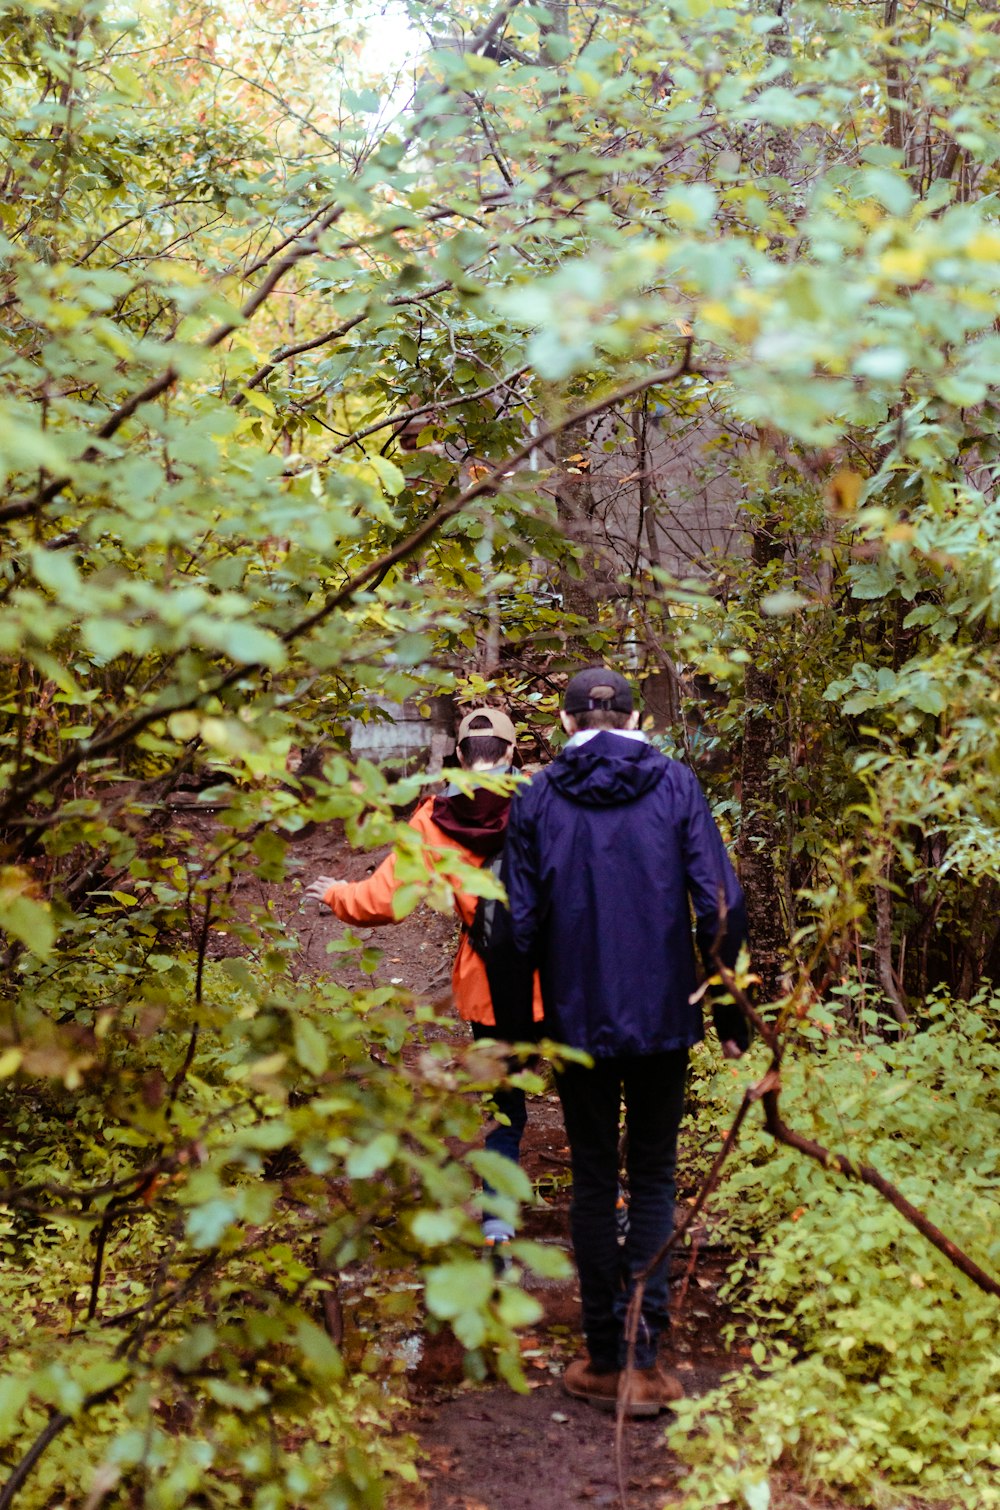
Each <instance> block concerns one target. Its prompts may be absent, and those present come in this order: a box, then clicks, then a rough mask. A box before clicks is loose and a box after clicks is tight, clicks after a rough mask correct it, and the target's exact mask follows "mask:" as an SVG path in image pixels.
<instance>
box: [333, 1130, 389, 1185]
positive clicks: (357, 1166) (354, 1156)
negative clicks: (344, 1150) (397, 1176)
mask: <svg viewBox="0 0 1000 1510" xmlns="http://www.w3.org/2000/svg"><path fill="white" fill-rule="evenodd" d="M398 1152H399V1139H398V1138H397V1137H396V1134H395V1133H391V1132H382V1133H377V1134H376V1135H375V1137H374V1138H372V1139H371V1141H370V1142H369V1143H362V1144H359V1145H358V1146H357V1147H356V1148H352V1149H351V1151H350V1153H349V1154H348V1155H347V1158H346V1160H345V1162H344V1168H345V1170H346V1171H347V1174H348V1175H349V1177H350V1178H351V1179H352V1180H369V1179H371V1177H372V1175H373V1174H378V1173H379V1171H380V1170H382V1169H385V1167H386V1165H388V1164H391V1163H392V1161H393V1159H394V1158H395V1157H396V1155H397V1153H398Z"/></svg>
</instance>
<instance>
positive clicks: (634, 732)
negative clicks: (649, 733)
mask: <svg viewBox="0 0 1000 1510" xmlns="http://www.w3.org/2000/svg"><path fill="white" fill-rule="evenodd" d="M595 734H616V735H617V736H618V738H619V739H637V740H638V741H639V743H640V744H648V743H649V740H648V739H647V738H646V736H645V734H644V733H643V731H642V730H641V729H580V730H578V731H577V733H576V734H573V735H571V736H570V738H569V739H567V741H566V743H565V744H564V745H563V749H564V750H573V749H575V748H576V746H577V745H585V744H586V743H587V740H588V739H593V738H594V735H595Z"/></svg>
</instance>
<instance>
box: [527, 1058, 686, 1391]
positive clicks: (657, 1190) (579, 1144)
mask: <svg viewBox="0 0 1000 1510" xmlns="http://www.w3.org/2000/svg"><path fill="white" fill-rule="evenodd" d="M687 1059H688V1053H687V1049H675V1050H672V1051H670V1052H669V1053H665V1054H649V1055H641V1056H639V1055H636V1056H629V1057H625V1058H619V1059H598V1060H595V1062H594V1066H593V1068H592V1069H584V1068H583V1067H582V1066H581V1065H577V1064H568V1065H566V1066H565V1068H564V1069H563V1070H561V1071H560V1073H559V1074H558V1075H557V1076H556V1086H557V1088H558V1090H559V1097H560V1100H561V1101H562V1107H563V1115H564V1117H565V1119H566V1136H567V1139H568V1141H569V1148H570V1156H571V1162H572V1166H573V1204H572V1207H571V1209H570V1230H571V1232H572V1235H573V1250H574V1253H575V1256H576V1267H577V1271H578V1272H579V1275H580V1299H581V1301H582V1303H583V1331H584V1336H585V1337H586V1340H587V1349H588V1351H589V1353H590V1357H591V1362H592V1364H593V1366H594V1368H595V1369H598V1370H600V1371H604V1370H606V1369H615V1368H620V1367H622V1366H623V1365H624V1363H625V1355H626V1351H627V1348H626V1343H625V1337H624V1322H625V1312H626V1310H627V1309H628V1302H629V1298H630V1295H631V1292H632V1289H633V1288H634V1282H635V1276H636V1275H637V1274H638V1273H640V1272H641V1270H643V1269H644V1268H645V1267H646V1265H647V1263H648V1262H649V1261H650V1259H651V1258H652V1257H653V1255H654V1254H655V1253H656V1252H657V1251H658V1250H659V1249H660V1248H661V1247H662V1246H663V1244H664V1243H665V1242H666V1240H667V1238H668V1237H669V1236H670V1234H671V1232H672V1231H673V1221H674V1177H675V1172H676V1168H677V1132H678V1129H679V1127H680V1122H681V1116H682V1114H683V1111H684V1080H685V1075H686V1071H687ZM623 1093H624V1097H625V1126H626V1130H627V1133H628V1152H627V1155H626V1167H627V1170H628V1184H629V1231H628V1237H627V1238H626V1241H625V1251H624V1266H623V1263H622V1250H621V1249H620V1248H619V1246H618V1238H617V1227H616V1222H615V1200H616V1197H617V1192H618V1117H619V1110H620V1107H621V1100H622V1095H623ZM667 1270H668V1261H667V1260H664V1261H663V1262H662V1263H661V1264H660V1265H658V1267H657V1269H656V1270H655V1271H654V1273H653V1274H652V1275H651V1276H650V1278H649V1280H648V1281H647V1283H646V1290H645V1295H644V1297H643V1303H642V1316H641V1319H640V1323H639V1332H638V1336H637V1338H636V1349H635V1363H636V1367H637V1368H650V1367H652V1365H653V1364H654V1363H655V1362H656V1349H657V1344H658V1342H659V1339H660V1333H661V1332H662V1331H663V1330H664V1328H665V1327H666V1326H668V1325H669V1315H668V1312H667V1294H668V1278H667Z"/></svg>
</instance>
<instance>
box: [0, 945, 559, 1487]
mask: <svg viewBox="0 0 1000 1510" xmlns="http://www.w3.org/2000/svg"><path fill="white" fill-rule="evenodd" d="M156 970H157V982H158V984H157V987H156V990H157V992H158V994H159V1001H158V1003H157V1005H156V1007H155V1009H154V1006H153V1005H152V1004H151V1002H150V1001H149V1000H148V995H149V991H148V990H147V1000H146V1001H145V1002H144V1003H142V1004H141V1005H137V1009H136V1010H135V1011H133V1012H129V1011H127V1010H121V1011H118V1012H114V1013H108V1012H105V1014H104V1019H103V1021H102V1026H101V1031H100V1034H99V1035H96V1036H91V1037H90V1039H89V1046H88V1055H87V1057H88V1060H89V1063H88V1064H87V1066H86V1067H81V1066H80V1064H79V1062H74V1061H73V1060H72V1058H71V1057H69V1056H66V1053H65V1049H64V1048H61V1049H59V1050H58V1051H59V1052H60V1053H63V1054H64V1058H65V1063H64V1065H63V1067H64V1069H65V1071H66V1073H65V1074H64V1075H63V1077H62V1080H60V1079H59V1078H56V1077H55V1076H54V1075H53V1074H52V1071H53V1069H55V1068H56V1065H55V1061H53V1063H52V1064H50V1065H48V1067H47V1068H48V1071H49V1073H48V1076H47V1078H39V1077H38V1075H37V1073H36V1075H35V1076H34V1077H32V1078H28V1076H27V1075H26V1074H25V1072H24V1071H23V1070H22V1071H21V1072H20V1073H19V1074H18V1075H17V1076H16V1078H10V1071H11V1068H12V1060H11V1056H9V1055H8V1056H7V1057H8V1062H7V1065H6V1069H7V1073H8V1079H7V1080H6V1081H5V1082H4V1084H3V1088H2V1090H0V1125H2V1126H3V1130H4V1135H5V1136H4V1142H3V1147H2V1152H0V1181H2V1186H3V1193H4V1196H5V1200H6V1206H5V1210H4V1215H3V1217H2V1220H0V1252H2V1255H3V1259H4V1264H3V1271H2V1275H0V1337H2V1345H3V1352H4V1373H3V1376H2V1377H0V1459H2V1461H3V1462H4V1463H5V1464H6V1465H7V1467H9V1468H10V1469H12V1470H13V1471H14V1472H15V1474H16V1473H17V1471H18V1465H21V1467H22V1469H23V1468H30V1469H32V1484H31V1488H32V1493H33V1495H34V1501H33V1502H34V1503H36V1504H47V1503H49V1501H50V1496H52V1495H58V1494H60V1493H61V1491H62V1486H65V1485H67V1484H77V1485H80V1486H81V1487H82V1490H83V1492H84V1493H85V1494H90V1495H92V1496H93V1497H94V1500H93V1502H94V1503H97V1501H98V1499H99V1498H100V1497H102V1496H103V1495H104V1494H105V1493H109V1492H111V1491H112V1490H114V1489H116V1487H118V1486H120V1488H119V1492H120V1493H121V1494H123V1495H125V1496H127V1498H128V1502H130V1503H135V1502H139V1503H142V1504H144V1505H148V1506H150V1507H157V1510H161V1507H162V1510H168V1507H174V1506H181V1505H186V1504H190V1503H194V1502H196V1503H198V1504H200V1505H206V1506H207V1505H211V1506H224V1505H250V1504H252V1505H254V1506H259V1507H261V1510H264V1507H266V1510H278V1507H281V1506H305V1505H309V1506H314V1505H320V1504H322V1505H325V1506H329V1507H333V1506H337V1505H377V1504H380V1503H381V1502H382V1499H383V1496H384V1492H385V1484H386V1481H387V1480H388V1479H390V1478H398V1477H400V1476H403V1477H406V1476H408V1475H411V1474H412V1473H413V1468H412V1464H411V1461H410V1454H409V1452H408V1447H407V1441H406V1439H405V1438H402V1439H401V1438H399V1437H394V1438H393V1440H392V1443H391V1445H390V1444H389V1443H388V1441H387V1438H386V1431H387V1429H388V1426H389V1424H390V1422H391V1421H392V1420H393V1418H394V1414H395V1413H396V1412H397V1411H398V1408H399V1405H400V1403H401V1402H400V1399H399V1394H398V1389H397V1387H396V1385H395V1384H394V1380H398V1376H399V1375H400V1373H401V1371H402V1369H403V1368H404V1358H403V1354H402V1353H401V1351H400V1348H399V1345H398V1344H399V1342H400V1340H401V1339H402V1338H403V1336H404V1334H406V1333H407V1332H408V1331H412V1330H413V1329H414V1327H416V1326H418V1325H419V1324H421V1321H422V1319H423V1316H424V1311H423V1303H425V1304H426V1308H427V1311H428V1312H429V1313H430V1317H431V1323H430V1324H431V1325H434V1324H435V1322H434V1318H440V1319H441V1320H442V1321H446V1322H447V1323H449V1324H450V1325H451V1326H452V1327H453V1328H454V1330H455V1332H456V1333H457V1335H458V1336H459V1337H460V1339H461V1340H462V1342H463V1343H464V1345H465V1347H466V1348H467V1350H468V1360H469V1368H470V1371H471V1372H473V1373H478V1374H479V1375H482V1374H483V1373H484V1372H485V1369H486V1367H487V1366H488V1364H492V1366H493V1367H495V1368H496V1369H498V1370H499V1372H500V1373H501V1374H502V1375H503V1376H504V1377H505V1378H507V1379H508V1380H509V1381H510V1382H511V1383H512V1384H514V1385H515V1386H517V1385H518V1384H519V1383H520V1377H521V1376H520V1370H519V1352H518V1348H517V1343H516V1338H515V1336H514V1334H513V1332H512V1330H511V1329H512V1327H514V1326H517V1325H520V1324H524V1323H526V1322H530V1321H533V1320H535V1319H536V1318H537V1314H538V1309H537V1303H536V1302H535V1301H534V1300H532V1299H531V1297H529V1296H527V1295H525V1294H524V1293H523V1292H522V1291H521V1290H520V1289H519V1288H518V1287H517V1285H516V1283H500V1284H498V1283H497V1281H496V1280H495V1277H494V1275H493V1273H492V1269H491V1268H490V1266H489V1264H488V1262H487V1261H486V1260H485V1259H484V1258H483V1257H482V1256H481V1253H480V1250H479V1249H478V1243H479V1229H478V1223H477V1221H476V1219H475V1205H474V1201H473V1197H474V1193H475V1190H476V1186H477V1183H478V1181H477V1177H478V1176H481V1175H483V1174H488V1175H489V1178H490V1179H491V1181H492V1183H493V1184H494V1185H495V1186H496V1187H497V1188H498V1190H499V1192H500V1193H499V1195H498V1196H497V1200H498V1201H500V1202H501V1203H502V1204H504V1205H505V1206H507V1207H510V1206H511V1205H512V1204H513V1203H514V1202H516V1199H517V1198H518V1197H521V1196H524V1195H526V1194H528V1193H529V1191H528V1186H527V1182H526V1180H525V1178H524V1176H523V1175H522V1174H521V1173H520V1171H518V1170H516V1169H515V1168H514V1167H513V1166H511V1165H509V1164H507V1162H506V1161H503V1160H499V1161H498V1160H497V1159H496V1157H495V1156H491V1155H489V1154H487V1153H485V1152H483V1151H481V1150H476V1149H475V1148H472V1149H471V1151H469V1152H468V1153H466V1154H465V1155H464V1156H463V1157H461V1158H456V1157H455V1156H454V1155H453V1153H452V1151H451V1149H452V1144H451V1143H450V1142H449V1141H448V1140H459V1142H460V1143H461V1144H463V1145H470V1144H474V1143H475V1142H476V1141H477V1133H478V1129H479V1113H478V1107H477V1105H476V1098H475V1097H471V1096H470V1095H469V1094H467V1091H468V1090H469V1089H475V1088H476V1087H477V1086H478V1085H479V1084H480V1083H481V1080H482V1076H483V1074H484V1073H488V1071H489V1068H490V1066H489V1064H488V1063H486V1062H485V1060H484V1051H483V1049H482V1048H480V1049H478V1050H477V1052H476V1056H475V1060H474V1061H470V1067H469V1070H468V1071H467V1070H465V1069H464V1068H463V1066H462V1064H461V1063H457V1064H456V1063H454V1062H453V1060H452V1050H451V1049H450V1048H449V1047H448V1046H447V1045H445V1044H441V1043H440V1042H439V1043H436V1044H428V1045H426V1046H424V1047H422V1048H421V1047H420V1037H419V1035H420V1032H421V1027H420V1024H421V1023H427V1022H433V1021H434V1020H435V1019H434V1014H433V1012H432V1011H431V1010H430V1009H426V1008H416V1009H412V1008H411V1009H409V1010H408V1011H404V1010H403V1003H402V1002H401V1001H398V1000H396V999H394V995H393V993H392V992H389V991H385V990H377V991H370V992H367V993H365V992H354V993H349V992H348V991H346V990H345V989H343V988H342V987H339V986H337V985H336V984H335V983H333V982H331V981H317V982H313V981H311V982H310V983H309V986H308V989H305V988H303V987H298V986H296V985H295V983H294V982H290V981H289V980H288V978H287V976H285V975H283V974H281V973H280V971H277V970H274V969H272V970H271V971H270V972H269V971H267V970H262V969H251V968H249V967H248V965H247V964H246V962H245V961H243V960H223V961H220V962H208V963H207V964H205V965H204V969H203V980H202V982H201V984H200V987H198V991H199V995H200V997H201V1014H200V1031H199V1033H198V1034H197V1035H196V1037H195V1040H194V1041H193V1042H194V1049H193V1052H192V1050H191V1045H192V1039H191V1037H190V1027H189V1025H190V1021H191V1015H190V1014H191V1002H192V999H193V997H194V995H195V991H196V985H195V979H194V974H195V972H194V967H193V966H192V964H191V963H190V962H189V961H188V960H186V959H184V958H183V957H182V958H180V959H179V960H176V961H175V960H171V959H170V958H169V957H167V956H164V957H163V958H162V959H161V960H160V963H159V965H158V966H157V967H156ZM97 973H98V974H99V971H98V972H97ZM414 1011H415V1015H416V1019H417V1027H416V1035H417V1039H416V1042H415V1043H413V1042H412V1041H411V1045H410V1047H409V1048H408V1049H407V1052H406V1054H405V1055H404V1053H403V1045H404V1039H407V1037H408V1036H409V1037H410V1038H411V1040H412V1035H413V1025H412V1022H411V1017H412V1015H413V1013H414ZM98 1015H99V1014H98ZM81 1016H82V1014H81ZM78 1031H79V1027H78ZM36 1053H37V1050H36ZM53 1054H54V1055H55V1054H56V1049H53ZM176 1065H185V1066H186V1073H185V1074H184V1076H183V1079H181V1078H177V1079H176V1080H174V1079H169V1078H167V1076H166V1075H165V1073H164V1068H165V1066H176ZM41 1068H42V1066H41V1065H40V1064H38V1065H36V1072H37V1071H38V1070H40V1069H41ZM67 1081H68V1082H69V1083H68V1084H67ZM516 1247H517V1250H518V1256H519V1257H520V1258H521V1259H522V1261H524V1260H528V1261H531V1260H535V1261H539V1260H540V1261H542V1262H543V1263H544V1262H546V1256H545V1255H541V1254H540V1253H539V1251H537V1250H536V1249H535V1248H534V1246H533V1245H531V1244H527V1243H525V1244H518V1245H516ZM422 1297H423V1303H422ZM33 1444H42V1445H44V1446H45V1448H46V1450H45V1451H44V1452H37V1445H36V1447H35V1448H34V1449H33ZM33 1451H35V1452H37V1457H34V1456H33ZM11 1482H15V1480H12V1481H11ZM60 1502H61V1501H60Z"/></svg>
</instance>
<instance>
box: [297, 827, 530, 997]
mask: <svg viewBox="0 0 1000 1510" xmlns="http://www.w3.org/2000/svg"><path fill="white" fill-rule="evenodd" d="M433 810H434V798H429V799H428V801H426V802H422V803H421V805H420V806H419V807H418V808H417V810H416V812H415V813H414V814H413V817H412V818H411V819H410V827H411V828H413V829H416V831H417V833H418V834H419V835H420V837H421V839H422V840H423V841H424V844H425V845H426V847H427V848H428V849H436V850H442V849H444V850H449V849H450V850H454V851H455V853H456V854H458V855H460V856H461V858H462V860H463V861H464V862H465V864H466V865H482V864H483V863H484V856H483V855H477V854H474V853H473V852H472V850H470V849H466V847H465V846H464V845H463V844H459V843H458V842H457V840H456V839H454V838H451V837H449V835H448V834H446V833H445V832H444V831H443V829H440V828H439V827H438V825H437V824H436V823H435V821H434V818H433ZM400 884H401V883H400V882H399V881H398V880H397V879H396V856H395V853H393V854H391V855H387V856H386V858H385V859H384V860H383V861H382V863H381V865H380V866H379V867H378V869H377V870H376V871H375V872H374V873H373V874H372V875H370V876H369V877H368V879H367V880H366V881H350V882H344V883H339V884H337V885H334V886H331V887H330V889H329V891H327V893H326V895H325V896H324V898H323V900H324V902H325V903H326V904H327V906H328V907H329V908H330V911H331V912H332V913H333V914H334V915H335V916H336V917H338V918H340V920H341V922H342V923H354V924H355V925H356V926H357V927H364V928H370V927H373V926H378V925H380V924H382V923H395V922H397V921H398V919H397V918H396V917H395V916H394V915H393V911H392V899H393V895H394V894H395V892H396V890H397V889H398V887H399V886H400ZM477 901H478V898H477V897H473V896H470V895H469V893H468V892H465V891H456V892H455V912H456V914H457V915H458V918H459V921H460V922H461V923H462V924H463V925H464V926H463V929H462V935H461V939H460V942H459V945H458V953H457V954H456V955H455V964H454V967H453V969H452V972H451V987H452V994H453V995H454V998H455V1006H456V1007H457V1008H458V1015H459V1017H461V1018H462V1019H463V1020H464V1021H465V1022H478V1023H482V1024H483V1025H484V1026H485V1027H493V1026H494V1025H495V1023H496V1018H495V1017H494V1015H493V1003H492V1001H491V1000H490V988H489V982H488V981H487V979H486V966H485V964H484V963H483V961H482V958H481V957H480V956H479V955H478V954H477V953H476V951H475V949H473V947H472V945H471V944H470V943H469V938H468V934H467V933H466V931H465V930H466V929H467V928H468V927H469V926H470V925H471V923H472V919H473V917H474V915H475V911H476V903H477ZM534 1017H535V1021H536V1022H540V1021H541V1018H542V995H541V989H540V987H539V984H538V977H537V976H536V977H535V992H534Z"/></svg>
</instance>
